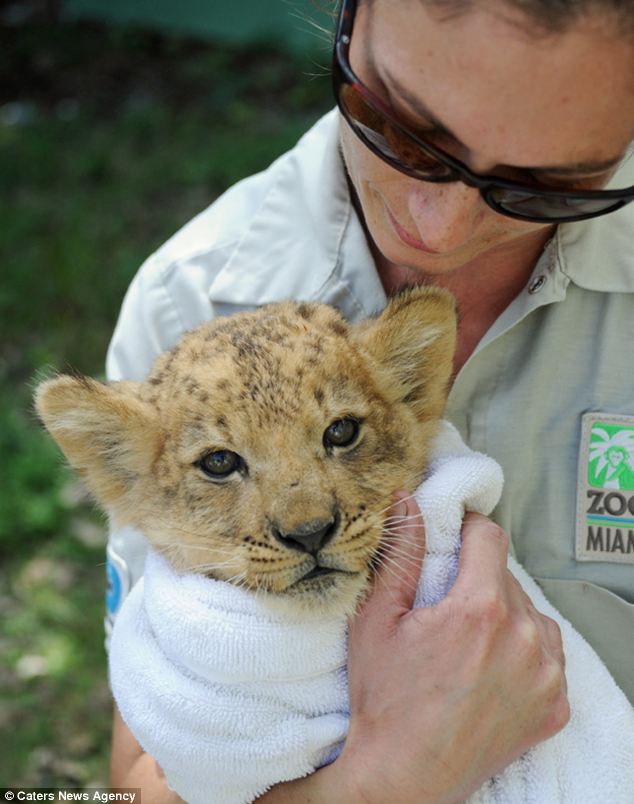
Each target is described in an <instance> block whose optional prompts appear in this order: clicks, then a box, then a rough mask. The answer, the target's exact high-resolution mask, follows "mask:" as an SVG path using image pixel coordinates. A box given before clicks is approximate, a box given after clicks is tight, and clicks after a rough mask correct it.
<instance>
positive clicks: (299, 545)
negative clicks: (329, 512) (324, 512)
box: [272, 512, 341, 558]
mask: <svg viewBox="0 0 634 804" xmlns="http://www.w3.org/2000/svg"><path fill="white" fill-rule="evenodd" d="M340 521H341V517H340V515H339V512H337V513H336V514H335V515H334V516H333V517H332V519H329V520H327V521H326V520H323V519H313V520H311V521H310V522H303V523H302V524H301V525H298V526H296V527H295V528H293V530H292V532H290V533H288V532H284V531H283V530H282V529H281V528H279V527H276V526H275V525H273V529H272V530H273V536H274V538H275V539H276V541H278V542H279V543H280V544H281V545H283V546H284V547H286V548H288V549H289V550H299V551H300V552H302V553H310V554H311V555H313V556H315V558H316V557H317V553H318V551H319V550H321V548H322V547H325V546H326V545H327V544H328V542H330V541H331V540H332V539H333V538H334V537H335V536H336V534H337V531H338V529H339V522H340Z"/></svg>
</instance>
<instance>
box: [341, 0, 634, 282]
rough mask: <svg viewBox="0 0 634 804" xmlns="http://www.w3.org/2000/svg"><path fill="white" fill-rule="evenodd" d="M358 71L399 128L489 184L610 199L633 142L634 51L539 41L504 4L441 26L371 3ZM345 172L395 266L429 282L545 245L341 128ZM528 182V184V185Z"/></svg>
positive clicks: (474, 197)
mask: <svg viewBox="0 0 634 804" xmlns="http://www.w3.org/2000/svg"><path fill="white" fill-rule="evenodd" d="M350 62H351V65H352V67H353V69H354V70H355V72H356V73H357V75H358V76H359V78H360V79H361V80H362V81H363V82H364V83H365V84H366V86H368V87H369V88H370V89H371V90H372V91H373V92H374V93H375V94H376V95H378V96H379V97H381V98H382V99H384V100H385V101H387V102H389V103H390V105H391V107H392V109H393V111H394V114H395V115H396V116H397V117H398V118H399V119H400V120H401V121H402V122H403V123H404V124H406V125H407V126H408V127H410V128H411V129H413V130H414V131H418V132H420V133H421V134H422V135H423V136H425V137H431V138H432V140H433V141H434V142H435V143H436V144H437V145H439V146H440V147H441V148H443V149H444V150H445V151H447V152H449V153H451V154H454V155H455V156H456V157H457V158H458V159H460V160H462V161H463V162H465V163H466V164H468V165H469V166H470V167H471V168H472V169H473V170H474V171H476V172H478V173H489V174H490V173H494V174H497V175H500V176H505V177H507V178H516V179H518V180H526V175H527V174H526V169H531V170H532V171H534V172H533V173H531V174H530V175H531V177H532V176H534V179H535V180H536V181H540V182H541V183H542V184H544V185H546V186H552V187H560V188H562V189H564V188H565V189H567V188H570V187H578V188H582V189H590V188H594V187H601V186H603V185H604V184H605V183H606V181H607V180H608V179H609V178H610V176H611V175H612V173H613V172H614V168H615V166H616V165H617V164H618V162H619V161H620V159H621V158H622V157H623V155H624V153H625V152H626V151H627V149H628V147H629V145H630V143H631V142H632V140H634V45H633V44H632V40H631V39H630V38H628V37H627V36H622V37H619V36H618V34H617V28H616V26H614V25H613V24H612V23H611V22H610V23H608V22H607V21H605V22H604V24H603V25H602V24H601V22H599V23H597V22H596V21H595V20H587V21H584V22H582V23H579V24H578V25H577V26H576V27H574V28H572V29H570V30H569V31H566V32H564V33H563V34H558V35H539V34H537V33H535V32H534V31H532V30H531V28H530V24H529V23H528V22H526V21H525V20H524V19H523V18H522V17H521V16H518V12H515V11H513V10H511V9H508V8H507V7H506V6H505V4H504V2H502V0H490V2H488V3H481V4H478V8H477V9H476V8H474V9H472V10H469V11H467V12H465V13H464V14H462V15H459V16H455V17H453V18H444V19H443V18H442V17H441V16H440V12H439V11H437V10H436V11H432V10H430V9H429V8H428V7H427V5H426V4H425V3H424V2H422V0H375V2H374V3H372V4H367V3H365V2H363V0H362V1H361V3H360V5H359V9H358V11H357V16H356V20H355V25H354V30H353V35H352V44H351V49H350ZM341 142H342V150H343V154H344V158H345V161H346V165H347V168H348V171H349V174H350V177H351V180H352V182H353V184H354V187H355V189H356V192H357V195H358V197H359V201H360V203H361V206H362V209H363V214H364V217H365V221H366V225H367V227H368V230H369V232H370V235H371V237H372V239H373V240H374V242H375V244H376V246H377V248H378V249H379V251H380V252H381V253H382V254H383V256H384V257H385V258H386V259H387V260H389V261H390V262H393V263H395V264H397V265H405V266H408V267H410V268H413V269H418V270H420V271H423V272H424V273H426V274H429V275H439V274H444V273H449V272H451V271H452V270H454V269H455V268H458V267H460V266H462V265H465V264H466V263H468V262H470V261H471V260H473V259H475V258H476V257H478V256H479V255H481V254H484V253H487V252H490V251H491V250H492V249H493V250H497V251H499V250H501V251H502V253H507V254H508V255H509V257H511V256H512V254H513V252H514V250H515V249H518V250H521V249H524V248H526V247H528V248H531V246H532V245H534V244H535V243H537V242H543V241H544V239H545V238H546V237H547V236H548V234H549V231H550V227H549V226H548V225H545V224H534V223H528V222H525V221H517V220H513V219H511V218H507V217H504V216H502V215H499V214H497V213H495V212H494V211H493V210H491V209H490V208H489V207H488V206H487V205H486V204H485V203H484V201H483V200H482V198H481V196H480V194H479V192H478V191H477V190H475V189H473V188H470V187H467V186H466V185H464V184H462V183H460V182H455V183H450V184H432V183H429V182H421V181H417V180H414V179H410V178H408V177H407V176H404V175H403V174H401V173H399V172H398V171H396V170H394V169H393V168H391V167H389V166H388V165H386V164H385V163H384V162H382V161H381V160H380V159H379V158H378V157H376V156H375V155H374V154H373V153H372V152H371V151H369V150H368V149H367V148H366V147H365V146H364V145H363V144H362V143H361V142H360V140H359V139H358V138H357V137H356V136H355V135H354V134H353V133H352V131H351V130H350V129H349V128H348V126H347V124H346V123H345V122H343V121H342V124H341ZM518 169H521V172H518Z"/></svg>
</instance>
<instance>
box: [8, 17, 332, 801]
mask: <svg viewBox="0 0 634 804" xmlns="http://www.w3.org/2000/svg"><path fill="white" fill-rule="evenodd" d="M14 33H15V34H16V35H14V36H12V37H11V43H10V45H9V46H8V47H4V48H3V49H2V52H1V53H0V71H1V72H2V74H3V75H6V76H9V80H8V81H7V82H6V83H3V87H2V90H0V93H1V94H0V106H2V105H4V106H3V109H0V112H2V113H3V114H4V118H3V119H4V121H5V124H4V125H2V124H0V206H1V207H2V210H3V213H2V225H1V226H0V266H1V268H0V276H1V277H2V279H1V281H0V451H1V454H2V482H1V483H0V561H1V567H2V569H1V570H0V649H1V650H2V655H3V660H4V661H3V662H2V663H0V731H2V732H3V733H4V734H5V735H8V736H9V737H8V739H5V740H3V751H1V752H0V784H6V785H20V784H23V785H27V784H31V785H41V786H47V785H48V786H57V785H59V786H63V785H70V786H83V785H91V784H104V783H105V782H106V778H107V754H108V746H109V728H110V712H111V703H110V696H109V692H108V687H107V682H106V664H105V654H104V651H103V627H102V617H103V594H104V588H105V580H104V568H103V562H104V550H103V545H104V539H105V526H104V523H103V520H102V518H101V516H100V515H98V514H97V513H96V512H95V511H94V510H93V509H92V507H91V505H90V503H89V502H88V501H86V500H85V499H84V498H83V497H82V495H81V493H80V492H78V486H77V484H76V483H75V481H74V480H73V478H72V476H71V475H70V473H69V472H68V470H66V469H65V468H64V466H63V462H62V461H61V458H60V456H59V453H58V451H57V449H56V448H55V446H54V445H53V444H52V442H51V441H50V440H49V439H48V438H47V436H46V435H44V434H43V433H42V431H41V430H40V428H39V426H38V424H37V422H36V421H35V417H34V415H33V413H32V410H31V393H32V388H33V384H34V382H35V378H36V377H38V376H41V375H42V374H45V373H47V372H50V371H51V370H53V369H61V370H63V369H65V368H68V367H73V368H74V369H77V370H79V371H83V372H86V373H89V374H92V375H96V376H100V375H101V376H102V375H103V363H104V356H105V351H106V348H107V344H108V340H109V337H110V334H111V331H112V328H113V326H114V323H115V321H116V316H117V313H118V309H119V306H120V304H121V300H122V297H123V294H124V292H125V289H126V287H127V285H128V284H129V282H130V280H131V278H132V276H133V275H134V273H135V271H136V269H137V268H138V266H139V265H140V263H141V262H142V261H143V260H144V259H145V257H147V256H148V255H149V254H150V253H151V251H152V250H154V249H155V248H156V247H158V246H159V245H160V244H161V242H163V241H164V240H165V239H166V238H167V237H169V236H170V235H171V234H172V233H173V232H174V231H175V230H176V229H178V228H179V227H180V226H181V225H182V224H184V223H185V222H186V221H187V220H188V219H189V218H190V217H192V216H193V215H194V214H196V213H197V212H198V211H200V210H201V209H203V208H204V207H205V206H207V205H208V204H209V203H211V202H212V201H213V200H214V198H215V197H217V195H218V194H219V193H221V192H222V191H223V190H224V189H225V188H226V187H227V186H229V185H230V184H232V183H233V182H235V181H236V180H238V179H239V178H242V177H243V176H245V175H248V174H250V173H252V172H254V171H257V170H260V169H262V168H264V167H265V166H266V165H267V164H268V163H270V161H272V159H274V158H275V157H276V156H278V155H279V154H280V153H281V152H282V151H284V150H285V149H287V148H288V147H290V146H291V145H292V144H293V143H294V142H295V141H296V139H297V138H298V137H299V136H300V134H301V133H302V132H303V131H304V130H305V129H306V128H307V127H308V125H309V124H310V123H311V122H312V121H313V120H315V119H316V118H317V117H318V115H319V114H320V113H321V112H322V111H324V110H325V109H326V108H328V107H329V106H330V105H331V98H330V88H329V80H328V78H327V77H325V76H324V77H321V78H316V79H310V78H308V77H307V76H305V75H303V74H302V73H303V72H304V71H313V70H314V66H313V65H312V64H310V63H307V64H300V63H298V62H296V61H292V60H290V59H289V58H287V57H282V56H281V55H279V54H277V53H275V52H273V51H267V52H251V51H237V50H231V49H227V48H222V47H219V46H203V45H200V44H195V43H192V42H188V41H186V40H183V39H180V38H166V37H160V36H157V35H155V34H152V35H150V34H145V33H142V32H138V31H126V30H116V29H113V30H108V29H106V28H103V27H99V26H96V25H73V26H65V27H59V28H47V27H45V26H36V25H32V26H23V27H22V28H21V29H20V30H19V31H17V32H14ZM324 61H325V62H326V63H327V57H326V58H325V59H324ZM6 104H18V105H13V106H6ZM16 114H17V116H18V117H20V118H21V119H22V122H20V123H19V124H11V125H9V124H8V122H9V121H10V119H13V118H14V117H15V116H16Z"/></svg>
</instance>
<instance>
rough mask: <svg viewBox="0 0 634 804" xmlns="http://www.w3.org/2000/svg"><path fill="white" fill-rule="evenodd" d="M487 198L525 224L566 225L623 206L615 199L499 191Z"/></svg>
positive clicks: (490, 193) (493, 192)
mask: <svg viewBox="0 0 634 804" xmlns="http://www.w3.org/2000/svg"><path fill="white" fill-rule="evenodd" d="M487 196H488V198H489V200H490V201H492V202H493V203H494V204H495V206H496V207H498V208H499V209H500V210H501V211H503V212H510V213H511V214H512V215H517V216H519V217H525V218H526V219H527V220H543V221H565V220H570V219H572V218H582V217H586V216H587V217H592V216H593V215H601V214H603V213H605V212H611V211H612V210H613V209H618V208H619V207H620V206H622V203H623V202H622V201H621V200H620V199H614V198H558V197H557V196H542V195H530V194H529V193H524V192H521V191H516V190H505V189H502V188H500V189H493V190H489V192H488V193H487Z"/></svg>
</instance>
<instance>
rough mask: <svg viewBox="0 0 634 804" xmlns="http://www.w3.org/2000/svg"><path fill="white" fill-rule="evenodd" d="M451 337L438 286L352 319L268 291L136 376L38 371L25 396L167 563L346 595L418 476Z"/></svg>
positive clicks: (260, 584) (289, 590) (358, 585)
mask: <svg viewBox="0 0 634 804" xmlns="http://www.w3.org/2000/svg"><path fill="white" fill-rule="evenodd" d="M454 345H455V314H454V304H453V299H452V297H451V296H450V294H448V293H446V292H445V291H441V290H438V289H433V288H417V289H413V290H409V291H405V292H403V293H402V294H400V295H399V296H397V297H395V298H393V299H392V300H391V301H390V302H389V304H388V306H387V307H386V309H385V310H384V312H383V313H382V314H381V315H380V316H378V317H376V318H374V319H370V320H368V321H364V322H362V323H361V324H357V325H349V324H348V323H346V322H345V321H344V319H343V318H342V317H341V316H340V315H339V314H338V313H337V312H336V311H335V310H334V309H332V308H330V307H328V306H325V305H319V304H308V303H293V302H283V303H280V304H274V305H270V306H265V307H262V308H260V309H259V310H257V311H255V312H249V313H240V314H237V315H235V316H232V317H229V318H221V319H216V320H214V321H211V322H210V323H207V324H204V325H203V326H200V327H198V328H197V329H195V330H192V331H191V332H189V333H187V334H186V335H185V336H184V337H183V338H182V340H181V341H180V342H179V343H178V344H177V346H176V347H175V348H174V349H172V350H171V351H170V352H167V353H165V354H164V355H162V356H161V357H159V358H158V359H157V361H156V362H155V364H154V366H153V369H152V372H151V374H150V375H149V377H148V378H147V380H145V381H144V382H119V383H111V384H108V385H104V384H102V383H99V382H97V381H95V380H92V379H89V378H82V377H75V376H60V377H57V378H54V379H51V380H47V381H45V382H44V383H42V384H41V385H40V386H39V387H38V389H37V392H36V408H37V411H38V413H39V415H40V417H41V419H42V421H43V422H44V424H45V426H46V427H47V429H48V430H49V431H50V433H51V434H52V436H53V437H54V438H55V440H56V441H57V443H58V444H59V446H60V447H61V448H62V450H63V452H64V453H65V455H66V457H67V458H68V460H69V462H70V464H71V465H72V466H73V467H74V468H75V469H76V470H77V471H78V472H79V474H80V475H81V476H82V477H83V478H84V480H85V482H86V483H87V485H88V487H89V489H90V490H91V492H92V493H93V495H94V496H95V498H96V499H97V500H98V502H99V503H101V505H103V506H104V507H105V508H106V509H107V510H108V511H109V512H110V513H111V516H112V517H113V519H114V521H115V523H116V524H117V525H132V526H134V527H137V528H139V529H140V530H141V531H143V533H144V534H145V536H146V537H147V539H148V541H149V542H150V543H151V544H152V546H153V547H154V548H155V549H156V550H158V551H160V552H161V553H163V554H164V555H165V556H166V558H168V560H169V561H171V563H172V565H173V566H174V567H175V568H176V569H178V570H190V571H195V572H201V573H205V574H208V575H210V576H212V577H214V578H217V579H220V580H225V581H229V582H231V583H235V584H238V585H240V586H243V587H245V588H248V589H252V590H256V591H259V592H266V593H272V594H273V595H275V596H277V598H278V599H280V598H281V599H284V600H288V599H291V600H293V601H298V602H299V603H300V604H305V605H308V606H311V607H314V606H315V605H317V603H318V602H319V603H320V604H321V605H322V606H325V607H330V606H338V607H341V608H342V609H345V610H346V611H347V612H351V611H352V610H353V609H354V606H355V604H356V602H357V600H358V599H359V596H360V595H362V594H363V592H364V590H365V589H366V587H367V584H368V580H369V578H370V571H371V566H372V562H373V559H375V558H376V556H377V552H378V550H379V547H380V542H381V536H382V526H383V520H384V517H385V510H386V508H387V506H389V504H390V500H391V494H392V492H393V491H394V490H396V489H398V488H408V489H414V488H415V487H416V486H417V485H418V484H419V483H420V481H421V479H422V477H423V474H424V470H425V463H426V454H427V450H428V447H429V444H430V442H431V439H432V438H433V436H434V434H435V432H436V427H437V424H438V421H439V418H440V417H441V415H442V411H443V408H444V405H445V401H446V393H447V386H448V380H449V377H450V373H451V366H452V357H453V352H454ZM218 472H220V474H218Z"/></svg>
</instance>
